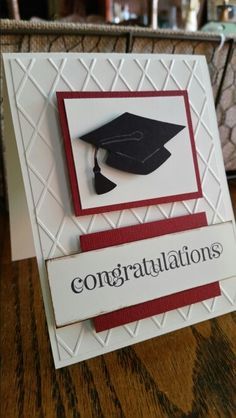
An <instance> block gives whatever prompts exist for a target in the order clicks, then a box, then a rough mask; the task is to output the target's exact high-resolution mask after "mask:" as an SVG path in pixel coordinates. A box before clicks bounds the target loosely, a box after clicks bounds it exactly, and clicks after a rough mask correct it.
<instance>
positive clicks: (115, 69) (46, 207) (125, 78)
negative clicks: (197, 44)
mask: <svg viewBox="0 0 236 418" xmlns="http://www.w3.org/2000/svg"><path fill="white" fill-rule="evenodd" d="M4 69H5V79H6V84H7V94H6V96H5V97H4V102H5V103H8V102H9V105H10V112H11V122H12V130H13V132H14V134H15V139H16V146H17V151H18V155H19V160H20V164H21V171H22V176H23V181H24V187H25V192H26V198H27V203H28V209H29V215H30V219H31V225H32V231H33V237H34V245H35V251H36V255H37V260H38V265H39V273H40V280H41V285H42V292H43V298H44V303H45V311H46V316H47V323H48V328H49V335H50V341H51V346H52V351H53V356H54V361H55V366H56V367H57V368H59V367H63V366H66V365H69V364H73V363H76V362H78V361H82V360H84V359H86V358H90V357H94V356H97V355H100V354H105V353H107V352H109V351H112V350H114V349H118V348H121V347H124V346H127V345H130V344H134V343H137V342H140V341H144V340H145V339H148V338H153V337H155V336H159V335H161V334H164V333H167V332H170V331H174V330H176V329H179V328H182V327H185V326H189V325H191V324H194V323H197V322H200V321H203V320H207V319H210V318H213V317H215V316H218V315H222V314H224V313H227V312H230V311H232V310H234V309H235V293H236V291H235V278H234V277H232V278H230V279H226V280H222V281H221V282H220V287H221V295H220V296H217V297H215V298H210V299H207V300H205V301H202V302H200V303H194V304H191V305H188V306H186V307H184V308H178V309H174V310H172V311H170V312H165V313H160V314H159V315H154V316H151V317H148V318H145V319H143V320H140V321H135V322H133V323H130V324H126V325H124V326H118V327H116V328H113V329H111V330H107V331H103V332H99V333H97V332H95V329H94V326H93V323H92V321H90V320H86V321H83V322H81V323H76V324H74V325H69V326H65V327H63V328H60V329H58V328H57V327H56V324H55V319H54V312H53V307H52V302H51V295H50V290H49V283H48V276H47V271H46V265H45V260H48V259H53V258H56V257H63V256H69V255H72V254H75V253H79V251H80V244H79V239H80V236H81V235H84V234H90V233H95V232H101V231H105V230H112V229H117V228H120V227H125V226H132V225H138V224H145V223H148V222H152V221H159V220H162V219H169V218H173V217H178V216H184V215H191V214H195V213H199V212H205V213H206V217H207V223H208V225H215V224H221V223H225V222H228V221H229V222H231V221H233V212H232V207H231V203H230V197H229V193H228V189H227V182H226V177H225V171H224V166H223V160H222V155H221V148H220V140H219V134H218V129H217V123H216V117H215V110H214V102H213V97H212V91H211V84H210V79H209V74H208V68H207V64H206V61H205V58H204V57H200V56H188V55H182V56H181V55H157V54H155V55H149V54H140V55H139V54H136V55H135V54H134V55H133V54H130V55H129V54H127V55H126V54H34V53H31V54H9V55H5V56H4ZM176 90H177V91H187V94H188V99H189V110H190V114H191V121H192V127H193V135H194V144H195V147H196V156H197V163H198V168H199V177H200V181H201V189H202V197H196V198H193V199H191V200H180V201H176V202H166V203H157V204H155V205H149V204H148V205H147V206H143V207H132V208H129V209H122V210H121V209H120V208H117V210H115V211H112V212H109V213H107V212H101V213H96V214H87V215H85V216H79V217H76V216H74V205H73V201H72V199H71V186H70V179H69V175H68V165H67V162H66V158H65V150H64V140H63V138H62V134H61V127H60V121H59V113H58V106H57V100H56V92H66V91H67V92H85V93H89V92H92V93H94V92H101V93H102V92H124V91H127V92H131V93H132V92H134V93H135V92H142V91H143V92H146V91H153V92H155V91H176ZM6 108H7V106H6Z"/></svg>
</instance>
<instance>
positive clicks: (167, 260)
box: [71, 242, 223, 293]
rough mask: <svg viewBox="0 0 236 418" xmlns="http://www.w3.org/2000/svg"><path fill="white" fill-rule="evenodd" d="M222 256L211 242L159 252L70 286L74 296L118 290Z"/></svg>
mask: <svg viewBox="0 0 236 418" xmlns="http://www.w3.org/2000/svg"><path fill="white" fill-rule="evenodd" d="M222 252H223V246H222V244H220V243H219V242H214V243H213V244H211V245H210V246H209V247H208V246H206V247H203V248H199V249H192V250H189V248H188V246H186V245H185V246H183V247H182V249H181V250H177V251H176V250H171V251H169V252H161V253H160V255H159V257H157V258H155V259H154V260H153V259H151V260H148V259H146V258H145V257H144V258H143V259H142V260H141V261H140V262H137V263H134V264H129V265H126V266H122V265H121V264H117V266H116V267H114V268H113V269H112V270H111V271H106V270H103V271H101V272H97V273H94V274H91V273H89V274H87V275H86V276H85V277H84V278H81V277H75V278H74V279H73V280H72V282H71V289H72V291H73V292H74V293H82V292H83V290H87V291H92V290H94V289H96V288H102V287H104V286H112V287H120V286H123V285H125V283H127V281H129V280H131V279H141V278H148V277H150V278H151V277H154V278H156V277H158V276H159V275H160V273H163V272H165V271H168V270H175V269H179V268H184V267H186V266H190V265H192V264H198V263H203V262H206V261H214V260H215V259H217V258H219V257H220V256H221V254H222Z"/></svg>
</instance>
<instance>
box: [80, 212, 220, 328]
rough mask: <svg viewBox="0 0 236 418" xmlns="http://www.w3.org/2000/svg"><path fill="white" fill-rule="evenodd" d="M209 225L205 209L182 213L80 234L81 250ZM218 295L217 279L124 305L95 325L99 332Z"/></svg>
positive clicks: (102, 316)
mask: <svg viewBox="0 0 236 418" xmlns="http://www.w3.org/2000/svg"><path fill="white" fill-rule="evenodd" d="M206 225H207V219H206V215H205V213H203V212H202V213H197V214H194V215H187V216H179V217H178V218H170V219H165V220H161V221H157V222H148V223H145V224H139V225H133V226H128V227H123V228H118V229H112V230H109V231H103V232H96V233H92V234H87V235H82V236H81V237H80V244H81V249H82V251H91V250H96V249H100V248H105V247H111V246H114V245H120V244H124V243H128V242H132V241H139V240H142V239H147V238H152V237H157V236H161V235H166V234H172V233H175V232H181V231H186V230H189V229H194V228H199V227H201V226H206ZM219 295H220V286H219V283H218V282H215V283H211V284H209V285H208V284H207V285H204V286H199V287H195V288H194V289H188V290H184V291H182V292H178V293H174V294H172V295H169V296H164V297H161V298H158V299H155V300H152V301H150V302H144V303H140V304H138V305H135V306H131V307H129V308H123V309H119V310H117V311H114V312H110V313H107V314H103V315H99V316H97V317H96V318H93V321H94V326H95V329H96V332H100V331H104V330H107V329H110V328H114V327H117V326H119V325H124V324H127V323H130V322H133V321H138V320H140V319H144V318H147V317H150V316H153V315H158V314H161V313H163V312H167V311H170V310H172V309H177V308H181V307H183V306H186V305H190V304H192V303H197V302H200V301H202V300H206V299H209V298H212V297H215V296H219Z"/></svg>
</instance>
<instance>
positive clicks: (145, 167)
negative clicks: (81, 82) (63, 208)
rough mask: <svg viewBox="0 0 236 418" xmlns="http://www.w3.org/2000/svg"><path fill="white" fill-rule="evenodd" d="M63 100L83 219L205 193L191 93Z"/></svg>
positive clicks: (69, 95) (61, 96)
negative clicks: (193, 124)
mask: <svg viewBox="0 0 236 418" xmlns="http://www.w3.org/2000/svg"><path fill="white" fill-rule="evenodd" d="M57 99H58V107H59V113H60V122H61V127H62V132H63V138H64V144H65V151H66V156H67V163H68V171H69V176H70V182H71V190H72V196H73V202H74V210H75V214H76V215H77V216H80V215H87V214H92V213H102V212H110V211H116V210H119V209H127V208H133V207H140V206H147V205H154V204H158V203H167V202H171V201H173V200H175V201H177V200H183V199H184V200H187V199H193V198H196V197H200V196H201V195H202V190H201V182H200V176H199V169H198V162H197V156H196V146H195V141H194V136H193V128H192V122H191V114H190V108H189V101H188V93H187V91H170V90H168V91H154V92H89V93H87V92H57ZM183 160H184V161H185V164H184V165H183ZM92 170H93V171H94V176H93V173H92ZM94 186H95V187H94ZM116 186H117V187H116ZM108 192H109V193H108Z"/></svg>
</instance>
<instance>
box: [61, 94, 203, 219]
mask: <svg viewBox="0 0 236 418" xmlns="http://www.w3.org/2000/svg"><path fill="white" fill-rule="evenodd" d="M157 96H160V97H162V96H163V97H167V96H172V97H176V96H183V98H184V104H185V111H186V116H187V121H188V129H189V137H190V142H191V150H192V156H193V162H194V168H195V175H196V182H197V191H194V192H189V193H185V194H178V195H171V196H168V195H166V196H163V197H159V198H155V197H154V198H153V199H146V200H139V201H135V202H132V201H131V202H128V203H119V204H115V205H108V206H101V207H94V208H87V209H83V208H82V205H81V200H80V193H79V185H78V180H77V175H76V170H75V164H74V158H73V152H72V146H71V138H70V133H69V126H68V121H67V116H66V110H65V104H64V100H65V99H93V98H104V99H113V98H114V99H115V98H117V97H127V98H130V97H157ZM57 102H58V110H59V115H60V122H61V129H62V134H63V138H64V145H65V153H66V158H67V165H68V171H69V178H70V185H71V191H72V197H73V202H74V210H75V215H76V216H81V215H90V214H96V213H104V212H110V211H114V210H123V209H129V208H134V207H141V206H150V205H156V204H160V203H170V202H177V201H182V200H188V199H196V198H198V197H202V188H201V180H200V175H199V169H198V163H197V153H196V147H195V141H194V134H193V127H192V120H191V113H190V107H189V100H188V92H187V91H186V90H168V91H158V92H157V91H151V92H150V91H141V92H57ZM78 123H79V115H78Z"/></svg>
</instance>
